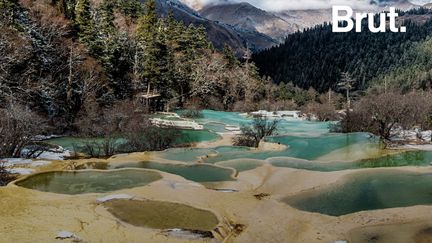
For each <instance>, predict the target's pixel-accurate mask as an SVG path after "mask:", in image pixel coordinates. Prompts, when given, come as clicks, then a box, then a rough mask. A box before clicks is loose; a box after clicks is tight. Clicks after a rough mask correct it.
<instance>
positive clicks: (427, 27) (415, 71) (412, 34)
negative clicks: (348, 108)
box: [253, 8, 432, 92]
mask: <svg viewBox="0 0 432 243" xmlns="http://www.w3.org/2000/svg"><path fill="white" fill-rule="evenodd" d="M399 14H400V15H401V17H400V19H399V22H400V23H402V22H404V23H405V25H406V26H407V33H393V32H386V33H371V32H370V31H367V27H366V24H367V23H366V22H364V28H363V29H364V30H365V31H363V32H361V33H356V32H354V31H353V32H349V33H332V26H331V25H330V24H323V25H319V26H316V27H314V28H310V29H307V30H305V31H304V32H297V33H295V34H291V35H289V36H288V37H287V38H286V40H285V43H284V44H281V45H280V46H277V47H273V48H271V49H269V50H266V51H263V52H261V53H258V54H256V55H255V56H254V58H253V60H254V61H255V62H256V64H257V66H258V67H259V69H260V72H261V74H262V75H266V76H270V77H271V78H272V79H273V80H274V81H275V82H276V83H289V82H292V83H293V84H295V85H297V86H300V87H302V88H305V89H308V88H310V87H313V88H315V89H316V90H318V91H320V92H325V91H327V90H329V89H330V88H331V89H333V90H339V86H338V84H339V83H340V82H341V81H342V79H343V73H348V74H349V75H350V77H351V78H352V79H354V80H355V84H354V88H355V89H357V90H364V89H366V88H368V87H371V86H375V85H379V84H384V85H385V84H387V85H389V86H390V85H393V86H397V87H400V88H402V89H410V88H421V89H426V88H430V87H431V85H432V72H431V69H432V59H431V58H430V57H431V47H432V44H431V43H432V40H431V35H432V21H431V20H430V19H431V17H432V11H431V10H428V9H424V8H420V9H414V10H410V11H408V12H399Z"/></svg>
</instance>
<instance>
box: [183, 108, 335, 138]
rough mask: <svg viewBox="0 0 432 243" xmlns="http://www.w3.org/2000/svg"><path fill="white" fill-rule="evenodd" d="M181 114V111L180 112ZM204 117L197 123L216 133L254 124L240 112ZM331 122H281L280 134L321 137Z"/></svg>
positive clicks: (217, 112)
mask: <svg viewBox="0 0 432 243" xmlns="http://www.w3.org/2000/svg"><path fill="white" fill-rule="evenodd" d="M179 113H181V111H179ZM202 114H203V117H202V118H200V119H196V121H197V122H199V123H201V124H204V126H207V127H208V128H209V129H210V130H212V131H215V132H224V131H225V128H224V126H223V127H222V126H220V124H226V125H233V126H241V125H249V124H251V122H252V119H251V118H250V117H246V116H243V115H241V114H240V113H238V112H221V111H212V110H203V111H202ZM329 125H330V123H329V122H313V121H302V120H280V122H279V126H278V132H279V134H287V133H300V134H308V135H309V136H310V135H311V134H315V135H319V134H325V133H328V132H329V129H328V127H329Z"/></svg>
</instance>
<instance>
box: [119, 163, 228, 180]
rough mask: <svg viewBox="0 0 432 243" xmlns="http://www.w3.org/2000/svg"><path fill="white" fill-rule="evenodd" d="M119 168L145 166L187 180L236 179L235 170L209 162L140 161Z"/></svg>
mask: <svg viewBox="0 0 432 243" xmlns="http://www.w3.org/2000/svg"><path fill="white" fill-rule="evenodd" d="M118 168H145V169H153V170H159V171H164V172H167V173H171V174H175V175H179V176H181V177H183V178H185V179H187V180H191V181H195V182H220V181H234V180H235V179H234V178H233V174H234V172H235V171H234V170H232V169H228V168H220V167H216V166H213V165H208V164H193V165H181V164H163V163H157V162H139V163H130V164H125V165H122V166H120V167H118Z"/></svg>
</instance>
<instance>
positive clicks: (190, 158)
mask: <svg viewBox="0 0 432 243" xmlns="http://www.w3.org/2000/svg"><path fill="white" fill-rule="evenodd" d="M248 151H250V149H249V148H245V147H229V146H223V147H217V148H213V149H207V148H175V149H168V150H166V151H163V152H160V153H158V157H160V158H163V159H167V160H173V161H180V162H187V163H195V162H197V161H199V160H200V158H204V159H209V158H212V157H213V156H216V157H219V156H218V155H220V156H223V155H228V154H244V153H246V152H248Z"/></svg>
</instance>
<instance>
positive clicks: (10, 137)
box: [0, 102, 46, 157]
mask: <svg viewBox="0 0 432 243" xmlns="http://www.w3.org/2000/svg"><path fill="white" fill-rule="evenodd" d="M45 124H46V123H45V120H44V119H42V118H41V117H39V116H38V115H37V114H35V113H34V112H32V111H31V110H30V109H28V108H26V107H24V106H22V105H19V104H17V103H14V102H10V103H9V104H8V106H7V107H6V108H3V109H0V141H1V142H0V157H20V156H22V155H23V152H25V149H26V146H30V145H32V140H33V137H34V136H35V135H37V134H43V133H44V131H45V129H46V125H45ZM37 150H38V149H37ZM37 150H31V149H30V150H27V152H28V154H27V155H29V156H30V155H34V154H35V153H36V151H37ZM29 151H30V152H29Z"/></svg>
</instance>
